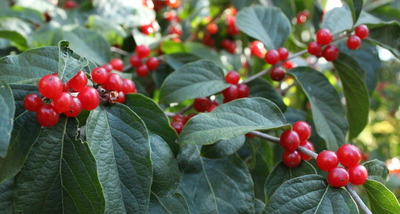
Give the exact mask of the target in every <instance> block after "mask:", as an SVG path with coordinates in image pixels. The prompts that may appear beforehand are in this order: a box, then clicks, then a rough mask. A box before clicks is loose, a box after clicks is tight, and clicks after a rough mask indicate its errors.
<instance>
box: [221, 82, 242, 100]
mask: <svg viewBox="0 0 400 214" xmlns="http://www.w3.org/2000/svg"><path fill="white" fill-rule="evenodd" d="M222 95H224V98H225V99H226V101H227V102H229V101H232V100H235V99H237V98H238V96H239V90H238V87H237V85H230V86H229V88H227V89H225V90H223V91H222Z"/></svg>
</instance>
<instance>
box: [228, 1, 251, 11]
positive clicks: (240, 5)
mask: <svg viewBox="0 0 400 214" xmlns="http://www.w3.org/2000/svg"><path fill="white" fill-rule="evenodd" d="M256 1H257V0H231V2H232V4H233V6H234V7H235V8H236V10H238V11H239V10H241V9H243V8H245V7H247V6H250V5H251V4H252V3H255V2H256Z"/></svg>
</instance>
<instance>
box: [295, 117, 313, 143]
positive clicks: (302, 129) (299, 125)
mask: <svg viewBox="0 0 400 214" xmlns="http://www.w3.org/2000/svg"><path fill="white" fill-rule="evenodd" d="M293 131H295V132H297V134H299V137H300V140H301V141H304V140H308V138H310V136H311V126H310V125H309V124H308V123H307V122H305V121H297V122H295V123H294V124H293Z"/></svg>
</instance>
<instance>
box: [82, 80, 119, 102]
mask: <svg viewBox="0 0 400 214" xmlns="http://www.w3.org/2000/svg"><path fill="white" fill-rule="evenodd" d="M123 87H124V81H123V79H122V77H121V76H120V75H119V74H116V73H110V74H108V76H107V80H106V82H105V83H104V88H105V89H107V90H111V91H121V90H122V88H123ZM84 109H85V108H84Z"/></svg>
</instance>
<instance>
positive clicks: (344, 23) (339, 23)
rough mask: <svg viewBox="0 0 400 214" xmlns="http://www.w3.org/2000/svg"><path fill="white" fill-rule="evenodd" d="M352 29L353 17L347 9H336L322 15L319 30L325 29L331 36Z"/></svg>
mask: <svg viewBox="0 0 400 214" xmlns="http://www.w3.org/2000/svg"><path fill="white" fill-rule="evenodd" d="M352 27H353V17H352V13H351V11H350V9H349V7H346V6H345V7H336V8H333V9H332V10H330V11H328V12H327V13H326V14H325V15H324V19H323V21H322V25H321V28H327V29H329V30H330V31H331V33H332V34H336V33H339V32H342V31H344V30H347V29H351V28H352Z"/></svg>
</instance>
